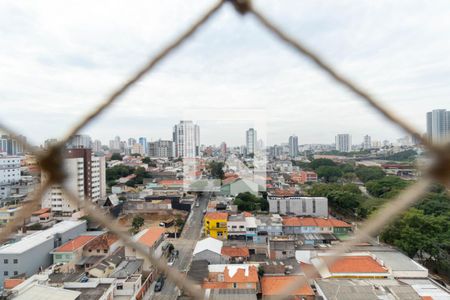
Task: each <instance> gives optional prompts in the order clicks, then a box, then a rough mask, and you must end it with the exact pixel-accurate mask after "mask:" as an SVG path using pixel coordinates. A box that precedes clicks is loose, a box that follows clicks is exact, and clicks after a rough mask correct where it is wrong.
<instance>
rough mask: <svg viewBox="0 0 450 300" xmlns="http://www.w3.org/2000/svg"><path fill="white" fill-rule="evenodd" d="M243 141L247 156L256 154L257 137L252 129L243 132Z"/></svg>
mask: <svg viewBox="0 0 450 300" xmlns="http://www.w3.org/2000/svg"><path fill="white" fill-rule="evenodd" d="M245 141H246V145H247V155H250V154H254V153H255V152H256V142H257V135H256V130H255V129H254V128H249V129H248V130H247V131H246V132H245Z"/></svg>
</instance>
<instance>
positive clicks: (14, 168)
mask: <svg viewBox="0 0 450 300" xmlns="http://www.w3.org/2000/svg"><path fill="white" fill-rule="evenodd" d="M20 160H21V158H20V157H17V156H1V155H0V186H2V185H9V184H13V183H17V182H19V181H20Z"/></svg>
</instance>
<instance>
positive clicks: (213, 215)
mask: <svg viewBox="0 0 450 300" xmlns="http://www.w3.org/2000/svg"><path fill="white" fill-rule="evenodd" d="M205 218H208V219H210V220H227V219H228V213H226V212H209V213H207V214H206V215H205Z"/></svg>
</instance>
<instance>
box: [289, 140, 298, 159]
mask: <svg viewBox="0 0 450 300" xmlns="http://www.w3.org/2000/svg"><path fill="white" fill-rule="evenodd" d="M289 156H290V157H292V158H294V157H297V156H298V137H297V136H296V135H291V136H290V137H289Z"/></svg>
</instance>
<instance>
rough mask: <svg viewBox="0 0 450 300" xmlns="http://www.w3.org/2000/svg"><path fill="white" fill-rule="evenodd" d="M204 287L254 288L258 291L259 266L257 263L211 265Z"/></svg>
mask: <svg viewBox="0 0 450 300" xmlns="http://www.w3.org/2000/svg"><path fill="white" fill-rule="evenodd" d="M208 271H209V274H208V278H207V279H206V280H205V281H203V283H202V288H204V289H252V290H254V291H255V292H256V291H258V284H259V279H258V268H257V267H256V266H255V265H247V264H245V265H244V264H231V265H209V266H208Z"/></svg>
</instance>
